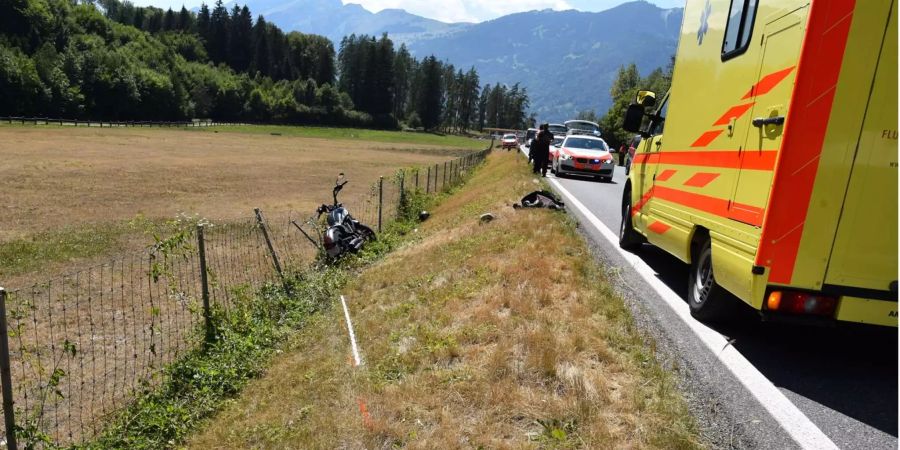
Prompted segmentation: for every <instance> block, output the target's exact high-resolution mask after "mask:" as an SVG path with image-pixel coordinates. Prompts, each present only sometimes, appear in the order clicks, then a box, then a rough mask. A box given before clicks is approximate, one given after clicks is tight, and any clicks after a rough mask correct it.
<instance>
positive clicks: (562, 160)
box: [550, 135, 616, 182]
mask: <svg viewBox="0 0 900 450" xmlns="http://www.w3.org/2000/svg"><path fill="white" fill-rule="evenodd" d="M550 167H551V170H552V171H553V173H555V174H556V175H557V176H562V175H567V174H577V175H588V176H593V177H596V178H597V179H599V180H600V181H606V182H609V181H612V177H613V171H614V170H615V168H616V163H615V161H613V157H612V154H610V152H609V146H608V145H606V142H605V141H604V140H603V139H600V138H598V137H593V136H585V135H572V136H566V139H565V140H564V141H563V143H562V145H561V146H560V147H559V148H557V149H556V152H555V155H554V157H553V163H552V165H551V166H550Z"/></svg>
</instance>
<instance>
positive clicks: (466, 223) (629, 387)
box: [189, 154, 701, 449]
mask: <svg viewBox="0 0 900 450" xmlns="http://www.w3.org/2000/svg"><path fill="white" fill-rule="evenodd" d="M515 158H516V156H514V155H510V154H502V155H494V156H492V157H491V159H490V160H489V162H488V164H487V167H486V168H484V169H482V170H480V171H479V172H478V173H477V174H476V176H475V177H474V178H473V179H472V180H471V181H470V182H469V183H468V184H467V185H466V187H464V188H463V189H462V190H461V191H460V192H458V193H457V194H456V195H455V196H453V197H451V198H449V199H448V200H447V201H446V202H444V203H443V204H442V205H441V206H440V207H439V208H437V209H436V210H435V211H434V215H433V218H432V219H431V220H430V221H429V222H427V223H426V224H423V226H422V228H421V229H420V230H419V235H418V236H419V237H418V238H417V239H416V240H415V241H414V242H412V243H411V244H410V245H408V246H407V247H405V248H404V249H402V250H400V251H398V252H396V253H395V254H393V255H391V256H390V257H388V258H387V259H386V260H384V261H383V262H382V263H380V264H379V265H377V266H375V267H373V268H370V269H368V270H366V271H365V272H364V273H362V274H361V276H360V277H359V278H358V279H357V280H356V281H355V282H354V283H353V284H352V285H351V286H349V287H348V289H347V291H346V295H347V298H348V299H349V301H350V309H351V311H352V314H353V316H354V320H355V328H356V332H357V336H358V338H359V343H360V347H361V351H362V353H363V359H364V361H365V363H364V365H363V366H361V367H360V368H352V367H351V366H350V364H349V363H350V361H349V344H348V341H347V334H346V330H345V327H344V326H343V315H342V312H341V309H340V307H336V308H334V309H333V310H332V312H331V313H328V314H326V315H324V316H323V317H321V319H320V320H319V321H318V322H317V323H315V324H314V325H313V326H310V327H309V328H307V329H305V330H304V331H302V332H300V334H299V335H298V336H297V338H296V340H295V341H294V342H292V343H291V345H290V346H289V350H288V351H287V353H286V354H285V355H284V356H282V357H281V358H279V359H277V360H276V362H275V363H274V366H273V367H272V368H271V369H270V371H269V374H268V375H267V376H266V377H265V378H263V379H261V380H258V381H257V382H255V383H254V384H252V385H251V386H250V387H249V388H248V389H247V391H246V392H245V394H244V395H242V396H241V397H240V398H239V399H237V400H235V401H234V402H233V404H231V405H230V406H229V407H227V408H226V409H225V411H223V412H222V413H221V414H220V415H219V417H217V418H216V419H215V420H214V421H212V423H210V424H209V426H208V428H207V429H206V430H205V431H204V432H202V433H201V434H199V435H198V436H196V437H195V439H193V440H192V441H191V442H190V443H189V446H190V447H192V448H394V447H402V448H422V449H432V448H570V447H580V448H695V447H700V446H701V443H700V442H699V438H698V434H697V431H696V429H695V427H694V424H693V422H692V419H691V418H690V415H689V414H688V412H687V409H686V406H685V403H684V401H683V400H682V398H681V397H680V394H678V392H677V390H676V389H675V386H674V380H673V376H672V375H671V374H670V373H668V372H666V371H665V370H663V369H662V368H660V366H659V365H658V364H657V363H656V362H655V360H654V358H653V349H652V344H648V343H645V342H643V341H642V339H641V337H640V336H639V335H638V333H637V332H636V330H635V329H634V326H633V324H632V320H631V318H630V315H629V312H628V310H627V308H626V307H625V306H624V304H623V302H622V301H621V299H619V298H617V297H616V296H615V295H614V293H613V291H612V290H611V289H610V288H609V287H608V286H609V282H608V280H607V278H606V276H605V274H604V273H603V271H602V269H601V268H599V267H597V266H596V265H595V264H594V262H593V260H592V257H591V256H590V254H589V253H588V251H587V249H586V247H585V245H584V243H583V242H582V241H581V239H580V237H579V236H578V235H577V234H576V233H575V231H574V228H575V227H574V224H573V223H571V222H570V220H569V219H567V218H566V217H565V216H563V215H561V214H559V213H554V212H550V211H514V210H513V209H512V208H510V207H509V204H511V203H512V202H513V201H515V200H516V199H518V198H519V197H521V196H522V195H523V194H524V193H526V192H528V191H530V190H533V188H534V186H535V185H534V184H533V182H532V180H531V178H530V176H529V175H528V174H527V171H526V169H525V167H524V165H523V164H522V163H521V161H516V160H515ZM485 211H492V212H494V213H495V214H496V215H497V219H496V220H495V221H494V222H492V223H490V224H486V225H480V224H479V223H478V215H479V214H480V213H482V212H485Z"/></svg>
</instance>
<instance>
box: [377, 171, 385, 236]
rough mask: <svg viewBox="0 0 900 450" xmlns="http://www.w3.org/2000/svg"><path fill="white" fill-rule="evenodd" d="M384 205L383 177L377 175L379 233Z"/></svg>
mask: <svg viewBox="0 0 900 450" xmlns="http://www.w3.org/2000/svg"><path fill="white" fill-rule="evenodd" d="M383 206H384V177H378V232H379V233H381V210H382V209H383Z"/></svg>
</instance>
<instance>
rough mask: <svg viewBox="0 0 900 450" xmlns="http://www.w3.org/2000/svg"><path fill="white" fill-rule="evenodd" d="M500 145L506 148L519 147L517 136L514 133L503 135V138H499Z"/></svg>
mask: <svg viewBox="0 0 900 450" xmlns="http://www.w3.org/2000/svg"><path fill="white" fill-rule="evenodd" d="M500 145H501V146H503V148H505V149H507V150H512V149H515V148H519V138H518V137H517V136H516V135H514V134H506V135H503V139H501V140H500Z"/></svg>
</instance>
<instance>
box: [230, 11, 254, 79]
mask: <svg viewBox="0 0 900 450" xmlns="http://www.w3.org/2000/svg"><path fill="white" fill-rule="evenodd" d="M230 25H231V27H230V30H229V33H228V55H227V56H228V65H229V66H231V68H232V69H234V70H235V71H237V72H244V71H246V70H247V68H248V67H250V54H251V52H252V51H253V47H252V44H253V42H252V35H253V17H252V16H251V15H250V9H249V8H247V6H244V7H243V8H239V7H238V6H237V5H235V6H234V8H233V9H232V10H231V23H230Z"/></svg>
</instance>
